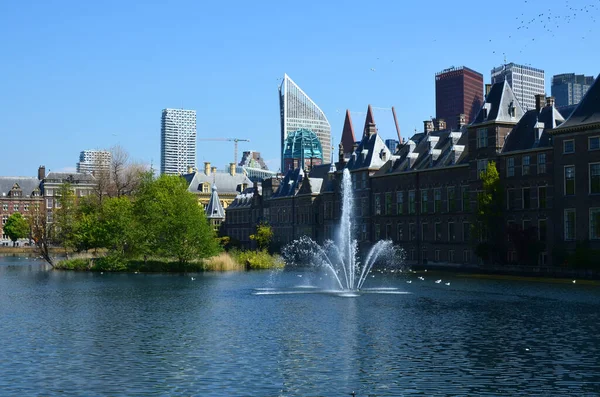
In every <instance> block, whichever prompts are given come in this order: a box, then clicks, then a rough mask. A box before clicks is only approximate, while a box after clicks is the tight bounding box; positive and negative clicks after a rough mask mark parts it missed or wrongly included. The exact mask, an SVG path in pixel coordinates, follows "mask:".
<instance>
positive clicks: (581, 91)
mask: <svg viewBox="0 0 600 397" xmlns="http://www.w3.org/2000/svg"><path fill="white" fill-rule="evenodd" d="M593 83H594V76H584V75H582V74H575V73H564V74H557V75H555V76H553V77H552V88H551V90H552V96H553V97H554V98H555V100H556V102H555V103H556V106H557V107H563V106H572V105H577V104H578V103H579V102H581V100H582V99H583V96H584V95H585V93H586V92H587V90H588V89H589V88H590V87H591V86H592V84H593Z"/></svg>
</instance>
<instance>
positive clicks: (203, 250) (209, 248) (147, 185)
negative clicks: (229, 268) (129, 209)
mask: <svg viewBox="0 0 600 397" xmlns="http://www.w3.org/2000/svg"><path fill="white" fill-rule="evenodd" d="M133 218H134V221H135V224H136V225H137V227H136V228H135V234H136V243H137V246H136V247H137V249H138V250H139V251H140V252H142V253H143V254H144V256H146V255H149V254H150V253H156V254H158V255H162V256H165V257H172V258H177V260H178V261H179V263H181V264H182V265H183V264H185V263H187V262H189V261H190V260H192V259H195V258H202V257H207V256H211V255H214V254H215V253H217V252H218V251H219V250H220V247H219V244H218V241H217V239H216V237H215V232H214V230H213V228H212V227H211V226H210V224H209V223H208V221H207V219H206V217H205V215H204V211H203V210H202V208H201V207H200V206H199V205H198V202H197V199H196V197H195V196H194V194H193V193H190V192H188V190H187V184H186V183H185V181H184V179H182V178H181V177H179V176H175V175H161V176H160V177H159V178H158V179H156V180H153V179H152V175H151V174H150V173H147V174H146V175H145V177H144V178H143V180H142V184H141V186H140V188H139V190H138V193H137V195H136V200H135V202H134V204H133Z"/></svg>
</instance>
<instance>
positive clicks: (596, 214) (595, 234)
mask: <svg viewBox="0 0 600 397" xmlns="http://www.w3.org/2000/svg"><path fill="white" fill-rule="evenodd" d="M599 239H600V208H590V240H599Z"/></svg>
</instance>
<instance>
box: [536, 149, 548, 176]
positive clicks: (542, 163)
mask: <svg viewBox="0 0 600 397" xmlns="http://www.w3.org/2000/svg"><path fill="white" fill-rule="evenodd" d="M537 160H538V161H537V163H538V166H537V172H538V174H545V173H546V153H540V154H538V157H537Z"/></svg>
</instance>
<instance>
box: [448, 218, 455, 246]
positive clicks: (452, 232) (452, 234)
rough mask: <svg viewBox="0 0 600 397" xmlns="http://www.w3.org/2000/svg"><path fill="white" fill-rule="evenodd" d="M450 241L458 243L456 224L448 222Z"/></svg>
mask: <svg viewBox="0 0 600 397" xmlns="http://www.w3.org/2000/svg"><path fill="white" fill-rule="evenodd" d="M448 241H451V242H452V241H456V230H455V229H454V222H448Z"/></svg>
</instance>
